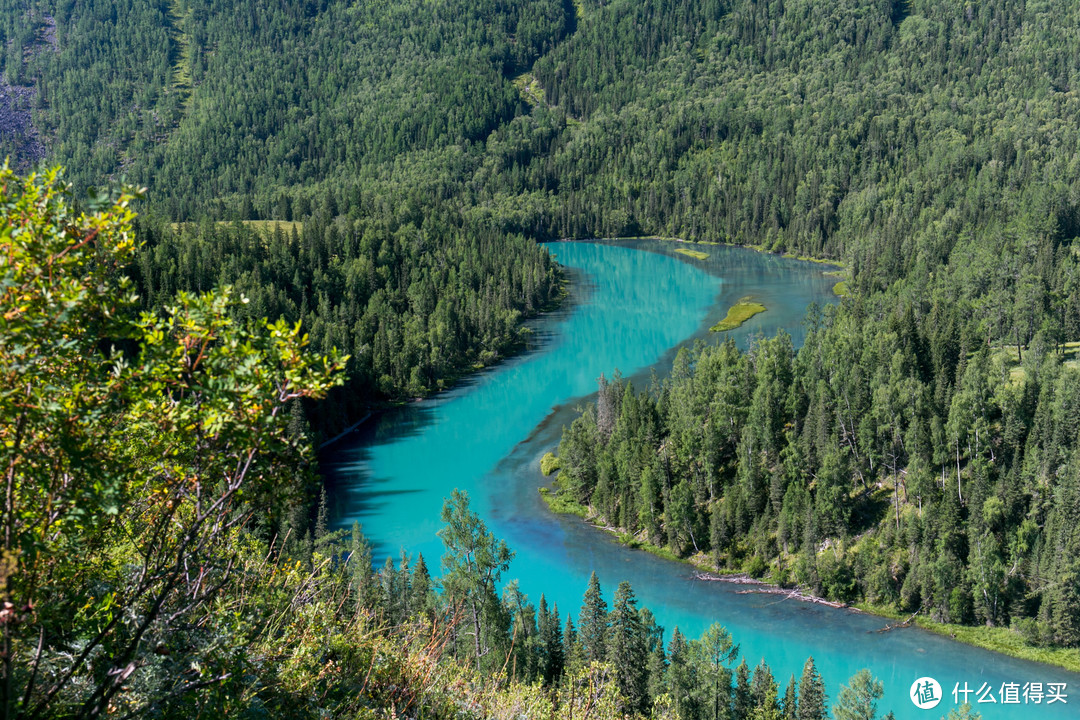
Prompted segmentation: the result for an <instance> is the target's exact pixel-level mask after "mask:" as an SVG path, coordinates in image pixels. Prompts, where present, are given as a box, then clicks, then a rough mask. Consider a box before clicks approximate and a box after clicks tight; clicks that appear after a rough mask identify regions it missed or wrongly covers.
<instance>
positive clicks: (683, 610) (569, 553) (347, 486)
mask: <svg viewBox="0 0 1080 720" xmlns="http://www.w3.org/2000/svg"><path fill="white" fill-rule="evenodd" d="M677 247H679V246H678V245H676V244H674V243H669V242H661V241H633V242H617V243H556V244H553V245H551V246H550V249H551V250H552V252H553V253H554V254H555V256H556V258H557V259H558V261H559V262H560V263H562V264H563V265H564V266H565V267H566V268H567V269H568V271H569V274H570V277H571V281H572V282H571V297H570V301H569V302H567V303H565V304H564V306H563V308H562V309H560V310H559V311H558V312H556V313H552V314H550V315H548V316H545V317H543V318H540V319H538V320H536V321H533V322H532V323H531V327H532V329H533V331H534V335H533V340H532V342H531V344H530V347H529V349H528V350H527V352H525V353H523V354H521V355H518V356H516V357H514V358H512V359H510V360H509V361H507V362H505V363H503V364H501V365H499V366H497V367H495V368H491V369H489V370H487V371H485V372H482V373H479V374H477V375H475V376H473V377H472V378H471V379H469V380H467V381H465V382H463V383H461V384H460V385H458V386H457V387H455V388H454V389H453V390H451V391H449V392H445V393H442V394H440V395H438V396H436V397H434V398H431V399H429V400H425V401H423V402H419V403H414V404H411V405H409V406H407V407H404V408H400V409H397V410H394V411H391V412H387V413H384V414H382V415H381V416H378V417H376V418H373V419H372V420H369V421H368V422H367V423H366V424H365V425H364V426H363V427H362V428H361V429H360V431H358V432H357V433H354V434H353V435H350V436H348V437H347V438H346V439H344V440H342V441H340V442H338V443H337V444H335V445H334V446H332V447H331V448H330V449H329V450H330V451H329V452H327V453H326V454H325V456H324V458H323V470H324V472H325V473H326V475H327V476H328V477H329V479H330V482H331V486H332V488H333V490H334V506H335V511H336V513H337V516H338V522H339V523H340V524H341V525H343V526H349V525H351V524H352V523H353V521H359V522H360V523H361V524H362V525H363V529H364V533H365V534H366V535H367V536H368V538H369V539H370V540H371V542H372V543H373V545H374V549H375V563H376V565H377V566H378V565H381V564H382V563H383V561H384V560H385V559H386V556H387V555H393V556H395V557H397V556H398V555H399V554H400V552H401V551H402V549H404V550H405V551H406V552H408V553H410V554H411V555H415V554H416V553H423V555H424V557H425V559H426V560H427V561H428V565H429V567H430V568H431V569H432V571H433V572H437V571H438V558H439V557H440V555H441V554H442V550H443V548H442V544H441V542H440V541H439V540H438V538H437V537H436V534H435V533H436V532H437V531H438V530H439V528H440V527H441V523H440V521H439V511H440V509H441V507H442V503H443V500H444V498H446V497H448V496H449V495H450V491H451V490H452V489H453V488H455V487H456V488H460V489H462V490H465V491H466V492H468V493H469V496H470V497H471V499H472V507H473V509H474V510H476V511H477V512H478V513H479V514H480V515H481V517H483V518H484V519H485V521H486V522H487V524H488V527H489V529H490V530H492V531H493V532H494V533H495V535H496V536H497V537H500V538H503V539H505V540H506V541H507V543H508V544H509V545H510V547H511V548H512V549H513V550H515V551H516V553H517V554H516V557H515V559H514V562H513V563H512V565H511V566H510V571H509V572H508V573H506V574H505V575H504V580H505V581H507V582H508V581H510V580H512V579H516V580H518V582H519V583H520V586H521V589H522V590H523V591H524V592H525V593H527V594H528V595H529V597H530V598H531V599H532V600H533V601H534V602H536V601H538V600H539V598H540V594H541V593H544V594H546V596H547V600H548V602H549V603H552V602H554V603H556V604H557V605H558V607H559V611H560V613H561V614H562V617H564V618H565V616H566V613H567V611H569V612H570V613H571V614H572V616H573V617H574V621H575V623H576V622H577V613H578V611H579V609H580V607H581V598H582V594H583V593H584V591H585V586H586V583H587V581H588V578H589V574H590V573H591V572H593V571H595V572H596V573H597V576H598V577H599V578H600V581H601V583H602V584H603V587H604V593H605V599H607V600H608V602H609V603H610V601H611V598H612V595H613V593H614V589H615V586H616V585H617V584H618V583H619V582H620V581H622V580H629V581H630V583H631V584H632V585H633V587H634V591H635V594H636V595H637V598H638V602H639V604H640V605H643V606H647V607H649V608H650V609H652V611H653V612H654V613H655V614H656V616H657V619H658V621H659V622H660V624H662V625H663V626H664V627H665V628H667V630H668V633H667V636H670V630H671V629H672V628H674V627H675V626H678V627H679V628H680V629H681V630H682V631H683V632H684V633H686V634H687V635H690V636H694V637H696V636H697V635H699V634H700V633H701V632H702V631H703V630H704V629H705V628H706V627H707V626H708V625H709V624H711V623H713V622H716V621H719V622H721V623H723V624H724V625H725V626H726V627H727V628H728V629H729V630H731V632H732V633H733V635H734V636H735V638H736V640H737V641H738V642H739V643H740V644H741V646H742V653H743V655H744V656H745V657H746V659H747V662H748V663H749V664H750V665H751V666H752V665H754V664H756V663H757V662H758V660H760V659H761V658H764V659H765V660H766V661H767V662H768V663H769V664H770V665H771V666H772V669H773V672H774V674H775V676H776V677H777V679H778V681H780V682H781V693H782V692H783V686H784V684H785V683H786V682H787V679H788V677H789V675H791V674H792V673H794V674H796V676H797V675H798V674H799V672H801V668H802V664H803V662H804V661H805V660H806V658H807V656H810V655H813V657H814V659H815V662H816V663H817V665H818V669H819V670H820V672H821V674H822V676H823V677H824V679H825V682H826V686H827V691H828V694H829V697H830V698H835V697H836V695H837V693H838V692H839V688H840V684H841V683H842V682H844V681H846V680H847V678H848V677H850V676H851V675H853V674H854V673H855V672H856V671H857V670H858V669H860V668H863V667H869V668H870V669H871V670H872V671H873V673H874V674H875V675H876V676H877V677H878V678H880V679H881V680H882V681H883V682H884V683H885V698H884V699H883V700H882V701H881V703H879V705H880V707H881V708H882V710H883V712H882V714H884V710H889V709H891V710H893V711H894V712H895V713H896V716H897V718H900V719H901V720H903V719H905V718H912V719H914V718H938V717H941V716H942V715H944V714H945V713H946V712H947V711H948V710H949V708H950V707H952V706H953V701H952V689H953V687H954V685H955V684H956V683H960V685H961V687H962V686H963V684H964V683H965V682H966V683H967V684H968V686H969V687H971V688H972V689H973V690H977V689H979V688H980V686H981V685H982V684H983V683H987V684H988V685H989V686H991V687H992V688H993V695H994V697H995V698H998V700H999V702H998V704H995V705H991V704H988V703H984V704H978V705H976V709H978V710H979V711H980V712H981V713H982V715H983V717H984V718H986V719H987V720H993V719H994V718H1018V719H1019V718H1025V719H1026V718H1033V719H1035V720H1039V719H1042V718H1045V719H1047V720H1051V719H1052V720H1057V719H1059V718H1075V717H1080V676H1078V675H1076V674H1072V673H1067V672H1065V671H1061V670H1056V669H1054V668H1050V667H1046V666H1042V665H1038V664H1034V663H1026V662H1022V661H1018V660H1013V659H1010V658H1007V657H1004V656H999V655H996V654H994V653H989V652H986V651H982V650H978V649H976V648H970V647H967V646H964V645H961V644H958V643H955V642H952V641H950V640H947V639H945V638H942V637H939V636H937V635H933V634H931V633H927V632H924V631H922V630H918V629H906V630H896V631H892V632H886V633H879V632H877V631H878V629H880V628H881V627H883V626H884V624H885V621H883V620H881V619H879V618H874V617H871V616H867V615H862V614H859V613H856V612H853V611H848V610H836V609H833V608H828V607H822V606H817V605H812V604H809V603H803V602H799V601H795V600H785V599H782V598H780V597H777V596H772V595H762V594H740V593H739V590H742V589H744V588H740V587H738V586H732V585H728V584H725V583H704V582H700V581H696V580H693V579H692V577H691V571H690V569H689V568H688V566H685V565H681V564H678V563H671V562H667V561H664V560H661V559H659V558H656V557H654V556H652V555H649V554H647V553H644V552H641V551H635V550H629V549H627V548H624V547H622V546H619V545H617V544H616V543H614V542H612V541H611V540H610V538H609V537H608V536H607V535H606V534H605V533H604V532H603V531H599V530H596V529H593V528H591V527H588V526H586V525H584V524H583V523H581V522H580V521H579V520H577V518H572V517H570V518H568V517H560V516H554V515H552V514H551V513H549V512H548V511H547V508H546V507H545V506H544V504H543V502H542V501H541V500H540V497H539V494H538V493H537V488H538V487H540V486H541V485H543V484H545V483H546V482H547V481H546V480H545V478H543V477H542V476H541V475H540V473H539V470H538V465H539V458H540V456H541V455H543V453H544V452H546V451H548V450H550V449H552V448H553V446H555V445H557V444H558V441H559V436H560V433H561V430H562V427H563V425H566V424H569V423H570V422H571V421H572V419H573V418H574V417H575V416H576V412H575V408H576V407H577V406H578V405H580V404H581V403H582V402H584V401H585V400H586V399H587V398H588V397H589V396H590V395H591V394H592V393H593V392H594V391H595V390H596V380H597V378H598V377H599V376H600V374H601V373H604V374H606V375H608V376H609V377H610V375H611V373H612V371H613V370H614V369H615V368H618V369H620V370H621V371H622V373H623V375H624V376H627V377H630V378H632V379H634V380H635V381H636V382H637V383H639V386H640V383H644V382H648V379H649V374H650V373H651V372H656V373H657V374H658V375H660V376H663V375H664V374H666V373H667V371H668V370H669V369H670V366H671V362H672V360H673V358H674V355H675V352H676V350H677V349H678V347H682V346H684V345H686V344H689V343H692V342H693V341H694V340H695V339H700V338H707V337H708V336H709V335H710V333H709V332H708V328H709V326H710V325H712V324H713V323H715V322H716V321H717V320H718V319H720V318H721V317H723V315H724V314H725V313H726V312H727V308H728V307H729V306H730V305H732V304H733V303H735V302H736V301H738V299H739V298H741V297H743V296H747V295H749V296H752V297H753V298H754V299H755V300H757V301H759V302H761V303H762V304H764V305H765V306H766V307H767V308H768V311H767V312H764V313H761V314H759V315H757V316H755V317H753V318H751V319H750V320H749V321H748V322H747V323H746V324H745V325H743V326H742V327H741V328H738V329H737V330H734V331H731V332H730V333H727V334H728V335H730V336H732V337H734V338H735V339H736V340H737V341H738V342H739V343H740V344H743V345H745V344H746V343H748V342H749V339H750V338H751V337H752V335H754V334H757V333H767V334H772V333H774V332H775V331H777V330H779V329H784V330H785V331H787V332H788V333H790V334H791V335H792V337H793V339H794V341H795V343H796V345H799V344H801V342H802V338H803V328H802V325H801V322H802V319H803V317H804V315H805V312H806V308H807V306H808V305H809V304H810V303H812V302H817V303H819V304H820V303H827V302H833V301H834V300H835V298H834V297H833V296H832V292H831V289H832V285H833V283H834V282H835V278H830V277H828V276H826V275H824V272H825V271H827V270H830V269H833V268H829V267H827V266H824V267H823V266H821V265H817V264H813V263H807V262H800V261H796V260H790V259H785V258H779V257H776V256H772V255H764V254H761V253H756V252H753V251H748V250H741V249H736V248H727V247H702V248H697V247H695V249H701V250H704V251H706V252H708V253H709V258H708V259H707V260H694V259H691V258H687V257H683V256H680V255H677V254H675V253H674V250H675V248H677ZM714 337H715V336H714ZM927 675H928V676H931V677H934V678H936V679H937V680H938V681H939V682H940V683H941V685H942V687H943V688H944V692H945V695H946V697H945V699H944V700H943V702H942V703H941V705H939V706H938V707H937V708H935V709H934V710H925V711H924V710H919V709H918V708H916V707H915V706H914V705H912V703H911V702H910V700H908V698H907V693H908V689H909V687H910V686H911V684H912V682H913V681H914V680H915V679H916V678H919V677H922V676H927ZM1005 682H1018V683H1020V684H1021V685H1022V684H1023V683H1025V682H1043V683H1049V682H1066V683H1068V684H1069V688H1068V689H1067V690H1066V692H1070V694H1071V691H1073V690H1075V691H1076V692H1077V696H1076V698H1075V700H1074V699H1073V698H1069V702H1068V703H1067V704H1064V705H1063V704H1061V703H1057V704H1054V705H1045V704H1043V705H1027V706H1025V705H1023V704H1021V705H1004V706H1003V705H1002V704H1001V703H1000V698H999V697H998V689H999V687H1000V685H1001V684H1002V683H1005ZM975 699H976V698H975V696H974V695H972V696H971V698H970V700H971V701H972V702H973V703H974V701H975ZM1021 702H1022V700H1021Z"/></svg>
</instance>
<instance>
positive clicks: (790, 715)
mask: <svg viewBox="0 0 1080 720" xmlns="http://www.w3.org/2000/svg"><path fill="white" fill-rule="evenodd" d="M797 691H798V686H797V685H796V683H795V675H794V673H793V674H792V675H791V679H790V680H788V684H787V690H786V691H784V720H795V719H796V717H797V712H798V707H799V705H798V701H797V700H796V699H795V695H796V692H797Z"/></svg>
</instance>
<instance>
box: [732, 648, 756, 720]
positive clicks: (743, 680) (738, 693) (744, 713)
mask: <svg viewBox="0 0 1080 720" xmlns="http://www.w3.org/2000/svg"><path fill="white" fill-rule="evenodd" d="M733 707H734V708H735V717H736V718H749V717H750V710H751V709H752V708H753V701H752V700H751V698H750V668H749V666H747V664H746V658H743V661H742V662H741V663H739V667H737V668H736V669H735V697H734V702H733Z"/></svg>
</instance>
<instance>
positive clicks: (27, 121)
mask: <svg viewBox="0 0 1080 720" xmlns="http://www.w3.org/2000/svg"><path fill="white" fill-rule="evenodd" d="M46 49H47V50H50V51H52V52H56V51H57V49H58V45H57V38H56V20H55V19H54V18H53V17H52V16H50V15H44V16H43V17H42V25H41V29H40V30H39V31H38V43H37V44H36V47H34V48H32V49H30V50H29V54H33V53H37V52H41V51H43V50H46ZM34 96H35V90H34V88H33V87H30V86H25V85H12V84H11V83H9V82H8V80H7V78H6V77H4V76H3V75H2V74H0V146H2V147H4V148H5V150H6V151H8V152H10V153H11V163H12V165H13V166H14V167H15V168H16V169H17V170H22V171H25V170H27V169H29V168H32V167H33V166H35V165H37V164H38V163H39V162H41V161H42V160H44V159H45V143H44V142H42V140H41V134H40V133H39V132H38V129H37V128H36V127H34V117H33V112H32V108H33V105H34Z"/></svg>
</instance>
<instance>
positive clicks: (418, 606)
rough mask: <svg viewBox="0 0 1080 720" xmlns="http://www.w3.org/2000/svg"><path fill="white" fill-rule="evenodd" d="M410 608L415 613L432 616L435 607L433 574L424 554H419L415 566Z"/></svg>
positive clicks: (411, 585) (411, 584)
mask: <svg viewBox="0 0 1080 720" xmlns="http://www.w3.org/2000/svg"><path fill="white" fill-rule="evenodd" d="M409 609H410V612H412V613H413V614H417V615H425V616H427V617H428V618H430V617H431V616H432V613H433V612H434V609H435V595H434V591H433V589H432V587H431V574H430V573H429V572H428V569H427V563H425V562H424V556H423V554H420V555H418V556H417V558H416V565H415V566H413V571H412V582H411V583H410V598H409Z"/></svg>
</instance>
